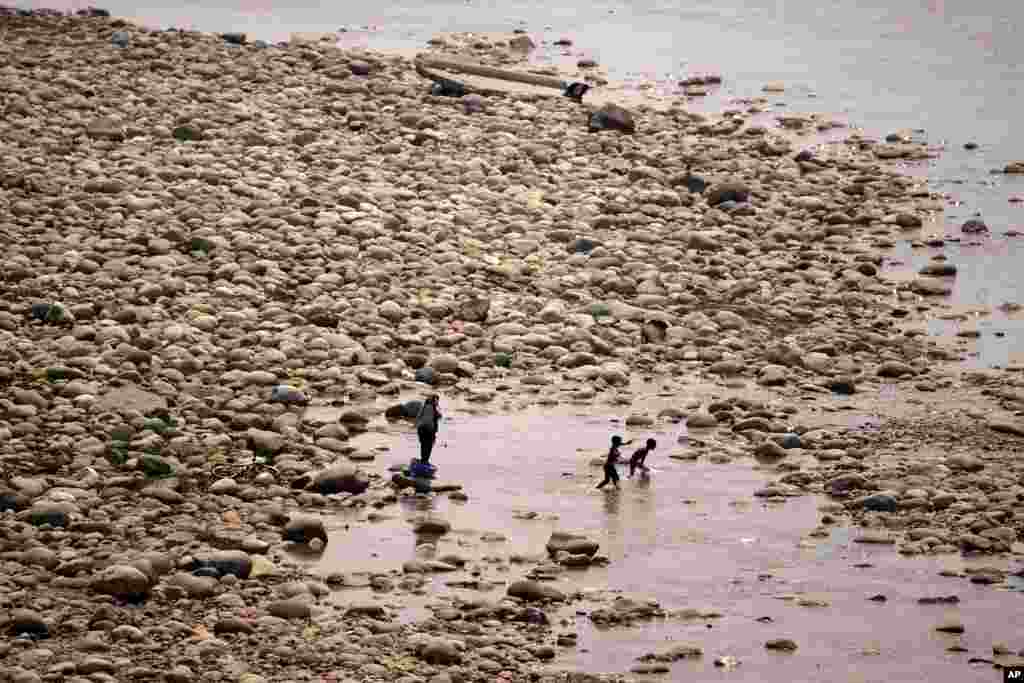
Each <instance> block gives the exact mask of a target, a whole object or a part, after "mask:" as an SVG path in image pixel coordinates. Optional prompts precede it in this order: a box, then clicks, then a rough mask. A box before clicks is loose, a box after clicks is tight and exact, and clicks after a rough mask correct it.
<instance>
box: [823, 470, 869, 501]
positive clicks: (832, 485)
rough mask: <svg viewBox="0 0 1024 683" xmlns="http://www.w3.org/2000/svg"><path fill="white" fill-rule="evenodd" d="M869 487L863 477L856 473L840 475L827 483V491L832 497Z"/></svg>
mask: <svg viewBox="0 0 1024 683" xmlns="http://www.w3.org/2000/svg"><path fill="white" fill-rule="evenodd" d="M867 485H868V482H867V479H865V478H864V476H863V475H860V474H856V473H853V472H851V473H849V474H840V475H839V476H838V477H835V478H833V479H830V480H829V481H827V482H826V483H825V491H826V492H827V493H830V494H832V495H837V494H843V493H847V492H848V491H853V490H856V489H863V488H865V487H866V486H867Z"/></svg>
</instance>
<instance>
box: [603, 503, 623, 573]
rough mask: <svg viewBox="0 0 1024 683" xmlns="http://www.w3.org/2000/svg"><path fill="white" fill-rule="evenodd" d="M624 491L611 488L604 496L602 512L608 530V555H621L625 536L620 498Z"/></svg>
mask: <svg viewBox="0 0 1024 683" xmlns="http://www.w3.org/2000/svg"><path fill="white" fill-rule="evenodd" d="M624 495H625V492H624V491H623V490H622V489H612V490H611V491H608V493H607V494H605V497H604V513H605V515H606V522H605V524H606V529H607V532H608V553H607V554H608V557H612V558H619V559H621V558H622V556H623V551H624V546H623V542H624V541H625V537H624V536H623V534H622V514H621V513H620V508H621V506H622V498H623V496H624Z"/></svg>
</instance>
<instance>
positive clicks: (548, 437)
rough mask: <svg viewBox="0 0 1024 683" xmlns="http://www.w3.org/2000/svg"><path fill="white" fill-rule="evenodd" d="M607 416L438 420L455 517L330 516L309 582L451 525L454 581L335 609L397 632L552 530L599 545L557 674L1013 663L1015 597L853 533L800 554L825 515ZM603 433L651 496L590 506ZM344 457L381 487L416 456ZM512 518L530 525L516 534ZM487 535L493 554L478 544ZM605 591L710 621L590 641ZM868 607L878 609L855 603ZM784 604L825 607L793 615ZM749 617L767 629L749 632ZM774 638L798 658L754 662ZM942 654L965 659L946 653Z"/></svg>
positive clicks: (420, 506) (406, 508) (763, 474)
mask: <svg viewBox="0 0 1024 683" xmlns="http://www.w3.org/2000/svg"><path fill="white" fill-rule="evenodd" d="M618 417H619V416H610V417H608V418H600V419H599V418H593V417H583V416H579V417H575V418H573V417H566V416H561V417H552V416H544V415H541V414H537V413H534V414H527V415H524V416H521V417H516V418H511V417H474V416H466V417H463V416H457V417H455V418H453V419H450V420H447V421H446V423H445V425H444V427H443V432H442V434H441V437H440V440H439V446H438V448H437V449H436V451H435V456H434V458H433V459H434V461H435V462H436V463H437V465H438V467H439V475H440V476H439V479H440V480H442V481H452V482H458V483H461V484H462V485H463V486H464V490H465V492H466V493H467V494H468V496H469V501H468V502H465V503H462V502H454V501H451V500H449V499H448V498H447V497H445V496H437V497H435V498H433V499H426V498H423V497H409V498H404V499H402V500H401V501H400V504H399V506H398V509H397V510H396V509H395V508H393V507H389V508H384V509H383V510H381V511H380V512H381V513H384V514H385V515H388V516H389V517H390V518H387V519H382V520H380V521H377V522H374V523H371V524H360V525H358V526H352V527H349V528H347V529H346V528H345V525H346V524H347V523H349V522H351V521H352V520H353V519H355V516H356V515H359V516H361V517H363V518H365V516H366V514H367V512H366V511H362V512H359V513H355V512H353V513H351V514H352V515H353V517H352V518H345V517H344V516H339V517H336V518H335V519H334V520H333V530H332V537H331V541H330V543H329V544H328V548H327V550H326V554H325V555H324V557H323V559H322V561H321V562H320V563H319V564H318V565H317V570H318V571H320V572H322V573H324V574H327V573H330V572H334V571H342V572H346V573H349V574H350V576H351V575H357V574H358V573H360V572H382V573H383V572H388V571H391V570H393V569H394V568H396V567H398V566H400V565H401V563H402V562H404V561H406V560H410V559H413V558H414V557H415V556H416V553H415V545H416V538H415V536H414V534H413V533H412V530H411V525H410V524H409V522H408V520H410V519H412V518H413V517H415V516H417V515H420V514H424V513H427V512H429V513H431V514H437V515H440V516H442V517H444V518H446V519H448V520H449V521H450V522H451V523H452V526H453V531H452V532H451V533H449V534H448V535H446V536H444V537H442V539H441V540H440V541H439V542H438V545H437V551H436V556H438V557H440V556H443V555H446V554H450V553H454V554H458V555H460V556H462V557H464V558H466V559H467V560H469V564H468V565H467V571H460V572H455V573H453V574H439V575H434V576H432V577H431V579H430V581H431V583H432V585H431V586H429V587H428V590H427V591H426V594H425V595H424V596H423V597H422V598H417V597H411V598H405V597H403V598H402V599H401V600H400V601H399V600H398V599H396V598H393V597H389V596H388V595H387V594H382V595H380V596H373V594H372V593H371V592H370V591H369V590H368V589H343V590H341V591H339V592H338V593H336V594H335V599H336V600H338V601H341V602H358V601H363V600H366V599H380V600H383V601H384V602H385V603H386V604H390V605H392V606H393V607H396V608H399V609H401V610H402V611H403V615H402V616H403V618H405V619H417V618H422V617H423V616H425V615H426V614H428V613H429V612H428V607H429V606H430V605H432V604H437V603H438V600H437V597H435V596H441V597H442V598H443V597H446V596H447V597H453V596H461V597H463V598H480V597H485V598H486V599H490V600H497V599H500V597H501V596H502V595H504V586H505V584H506V582H507V581H510V580H514V579H517V578H519V577H520V576H522V574H523V573H525V571H526V567H524V566H521V565H515V564H509V563H508V562H507V558H509V557H510V556H511V555H513V554H523V555H530V556H538V557H541V556H543V555H544V543H545V542H546V540H547V538H548V536H549V534H550V532H551V531H552V530H553V529H556V528H563V529H571V530H574V531H579V532H582V533H586V534H588V535H589V536H591V537H593V538H594V539H596V540H598V541H599V542H600V543H601V550H600V552H601V553H602V554H606V555H607V556H608V557H609V558H610V560H611V563H610V565H609V566H608V567H607V568H603V569H602V568H590V569H587V570H570V571H567V572H566V573H565V574H563V575H562V578H561V579H560V581H559V584H561V586H562V587H563V588H565V589H567V590H575V589H581V590H583V591H585V592H586V594H587V595H588V596H589V598H588V599H586V600H584V602H583V604H582V605H580V604H576V605H574V606H573V608H571V609H568V610H566V611H565V612H564V614H563V616H565V617H566V618H567V619H569V620H570V621H571V622H573V623H572V625H570V626H568V627H565V628H558V629H557V630H558V631H559V632H561V631H565V630H574V631H577V632H578V633H579V642H578V646H577V648H575V649H563V650H562V651H561V655H560V658H559V660H558V665H559V666H568V667H578V668H580V669H585V670H588V671H607V672H623V671H627V670H628V669H629V668H630V667H631V666H632V665H633V664H634V662H635V659H636V657H638V656H640V655H642V654H644V653H647V652H652V651H658V650H661V649H666V648H667V647H669V646H670V645H672V644H673V643H677V642H680V641H690V642H694V643H697V644H700V645H701V646H702V647H703V648H704V650H705V657H704V659H703V660H702V661H698V662H679V663H676V664H674V665H673V668H672V673H671V674H670V676H669V677H668V679H669V680H680V681H681V680H719V679H723V680H725V679H728V680H731V681H755V680H757V681H764V680H777V681H792V680H801V681H810V680H822V681H824V680H829V681H831V680H839V681H886V682H888V681H922V680H929V681H993V680H996V677H995V673H994V672H993V670H992V669H991V668H990V667H987V666H982V667H981V668H972V667H971V666H969V665H968V664H967V660H968V658H969V657H971V656H980V657H990V654H991V646H992V644H993V643H995V642H1000V641H1006V642H1008V643H1009V644H1010V645H1011V646H1013V647H1015V648H1017V649H1019V648H1024V640H1022V637H1021V634H1024V609H1022V607H1024V593H1011V592H1006V591H1000V590H998V589H993V588H983V587H978V586H974V585H972V584H970V583H968V582H966V581H965V580H963V579H956V578H943V577H940V576H938V572H939V571H940V570H941V569H944V568H957V569H960V568H962V567H963V561H962V560H961V559H960V558H959V557H953V556H950V557H948V558H945V559H938V560H937V559H928V560H921V559H913V560H911V559H905V558H902V557H900V556H898V555H897V554H896V552H895V551H894V550H893V548H892V546H874V545H865V544H859V543H855V542H853V539H854V538H855V537H856V536H857V531H856V530H852V529H845V528H839V529H835V530H834V531H833V532H832V536H831V537H830V538H828V539H809V538H806V535H807V532H808V531H809V530H810V529H812V528H813V527H814V526H815V525H816V522H817V518H818V516H819V515H818V513H817V512H816V508H817V506H818V505H819V504H820V503H821V502H822V501H820V500H818V499H816V498H814V497H811V496H807V497H802V498H794V499H790V500H789V501H788V502H786V503H784V504H766V503H764V502H763V501H760V500H759V499H756V498H754V497H753V496H752V495H751V493H752V491H754V490H755V489H757V488H759V487H760V486H762V485H763V484H764V482H765V481H767V480H768V479H769V478H771V473H770V472H769V471H765V470H761V469H759V468H758V465H757V463H755V462H754V461H752V460H750V459H739V460H734V461H733V462H729V463H726V464H715V463H714V462H712V461H711V459H710V457H709V455H710V454H713V453H715V452H717V449H716V448H714V446H713V441H711V439H710V438H709V437H708V436H706V435H702V434H700V433H699V432H698V431H697V430H691V431H690V436H691V443H694V444H698V443H703V444H706V445H708V444H710V445H711V447H705V448H704V449H703V450H702V452H703V453H706V454H708V455H703V456H701V457H699V458H698V459H697V460H694V461H686V460H676V459H673V458H668V457H666V453H667V452H668V451H669V450H672V451H673V452H675V453H677V454H678V453H680V452H682V451H685V447H679V446H677V445H675V444H673V443H672V442H673V441H674V440H675V437H676V436H677V434H678V429H676V428H672V429H671V430H670V431H665V432H662V433H658V432H651V433H648V432H646V431H643V430H637V429H628V430H626V429H623V428H622V427H620V426H617V425H616V423H615V422H613V420H615V419H618ZM613 433H624V434H625V436H626V437H627V438H634V437H636V438H646V437H647V436H654V437H655V438H657V439H658V440H659V442H660V447H659V450H658V451H655V453H654V455H653V456H652V457H651V458H650V459H649V463H650V464H651V465H652V467H653V468H654V472H653V473H652V475H651V476H650V478H648V479H640V478H638V479H635V480H627V479H625V477H623V481H622V487H621V489H620V490H619V491H618V492H614V491H607V492H599V491H595V490H594V488H593V487H594V485H595V484H596V482H597V481H598V479H599V478H600V468H599V467H598V466H596V465H594V464H593V463H592V461H593V460H595V459H599V458H600V456H601V455H602V453H603V450H604V448H605V444H606V442H607V440H608V438H609V436H610V435H611V434H613ZM354 445H357V446H359V447H360V448H362V449H368V448H369V449H372V448H374V447H380V448H382V449H383V448H387V447H389V446H390V450H387V451H384V450H382V451H380V453H381V454H380V455H379V456H378V458H377V461H376V462H375V463H374V464H373V467H374V468H377V469H379V470H380V471H382V472H383V471H384V470H386V468H387V467H388V466H390V465H394V464H405V463H407V462H408V461H409V460H410V459H411V458H412V457H413V456H414V454H415V453H416V449H417V445H416V442H415V437H414V435H413V433H412V430H411V429H410V428H409V427H407V426H400V425H392V426H388V427H384V426H380V427H378V429H377V430H375V431H371V432H370V433H368V434H366V435H363V436H362V437H358V438H357V439H355V440H354ZM693 447H694V448H697V446H693ZM628 452H629V449H627V453H628ZM524 512H530V513H535V514H536V518H535V519H532V520H523V519H517V515H518V514H521V513H524ZM487 532H490V533H497V534H500V535H501V536H503V537H504V539H505V540H485V539H486V538H487V537H485V536H484V534H485V533H487ZM487 558H503V559H504V561H501V562H493V561H488V559H487ZM993 562H994V561H992V560H989V561H988V563H989V564H992V563H993ZM856 564H871V565H873V566H871V567H864V568H855V567H854V565H856ZM472 568H478V569H479V570H480V572H481V573H480V575H479V576H478V577H477V578H478V579H479V580H481V581H482V582H483V584H484V587H483V589H482V590H464V589H461V588H451V587H448V586H447V585H446V584H447V583H448V582H450V581H462V580H466V579H469V578H471V577H470V574H469V571H468V570H470V569H472ZM609 589H614V590H621V591H622V593H624V594H626V595H629V596H631V597H639V598H653V599H656V600H658V601H659V602H660V603H661V604H662V606H664V607H666V608H668V609H670V610H677V609H683V608H698V609H713V610H717V611H718V612H720V613H721V614H722V615H723V616H722V617H721V618H718V619H711V620H696V621H686V620H681V619H679V618H671V619H667V620H662V621H657V622H652V623H648V624H646V625H643V626H640V627H634V628H628V629H622V628H616V629H613V630H600V629H597V628H594V627H593V626H592V624H591V623H590V622H589V621H588V619H587V618H586V617H585V616H582V615H576V614H575V609H576V608H581V609H583V610H587V609H592V608H595V607H597V606H599V605H601V604H606V599H607V597H608V596H609V594H608V593H607V591H609ZM875 594H883V595H885V596H886V597H887V598H888V601H887V602H885V603H877V602H872V601H869V600H868V599H867V598H868V597H870V596H872V595H875ZM938 595H958V596H959V597H960V599H961V604H960V606H959V607H958V608H953V609H949V608H946V607H943V606H930V607H925V606H920V605H918V604H917V603H916V600H917V598H919V597H924V596H938ZM602 598H604V602H602ZM796 598H810V599H813V600H817V601H821V602H824V603H827V604H828V606H822V607H801V606H798V604H797V600H796ZM759 617H771V619H772V620H773V621H772V623H767V624H766V623H761V622H758V621H757V618H759ZM947 617H955V618H959V619H961V620H962V621H963V623H964V624H965V626H966V628H967V632H966V634H965V635H964V636H962V637H959V638H958V637H955V636H943V635H941V634H938V633H935V632H934V631H933V629H934V627H935V626H936V625H937V624H938V623H939V622H940V621H942V620H943V619H945V618H947ZM775 637H788V638H793V639H794V640H796V641H797V642H798V643H799V645H800V649H799V651H798V652H797V653H796V654H794V655H778V654H773V653H771V652H768V651H766V650H765V649H764V642H765V641H766V640H768V639H770V638H775ZM1018 641H1019V642H1018ZM957 643H961V644H963V645H965V646H966V647H968V648H969V650H970V653H967V654H964V653H960V654H952V653H947V652H946V648H947V647H949V646H950V645H953V644H957ZM719 655H733V656H736V657H738V658H739V659H740V660H741V662H742V664H741V665H740V666H739V668H737V669H736V670H734V671H730V672H723V671H721V670H720V669H716V668H715V667H714V665H713V661H714V658H715V657H716V656H719ZM662 680H664V677H663V678H662Z"/></svg>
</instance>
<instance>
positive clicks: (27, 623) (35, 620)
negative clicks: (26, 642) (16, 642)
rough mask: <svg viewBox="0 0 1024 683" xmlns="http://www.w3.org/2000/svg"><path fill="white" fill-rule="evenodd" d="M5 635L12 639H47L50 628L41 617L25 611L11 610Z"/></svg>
mask: <svg viewBox="0 0 1024 683" xmlns="http://www.w3.org/2000/svg"><path fill="white" fill-rule="evenodd" d="M7 633H8V635H10V636H11V637H12V638H17V637H18V636H28V637H30V638H33V639H41V638H49V637H50V627H49V626H48V625H47V623H46V620H45V619H43V615H41V614H39V613H38V612H34V611H32V610H27V609H15V610H11V613H10V615H9V617H8V618H7Z"/></svg>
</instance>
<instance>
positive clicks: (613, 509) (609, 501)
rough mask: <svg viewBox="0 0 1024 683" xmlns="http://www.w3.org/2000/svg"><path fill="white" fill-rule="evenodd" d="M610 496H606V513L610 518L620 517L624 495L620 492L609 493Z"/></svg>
mask: <svg viewBox="0 0 1024 683" xmlns="http://www.w3.org/2000/svg"><path fill="white" fill-rule="evenodd" d="M608 493H609V494H610V495H608V496H605V499H604V511H605V514H607V515H608V516H610V517H616V518H618V516H619V505H620V503H621V502H622V493H621V492H620V491H609V492H608Z"/></svg>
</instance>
